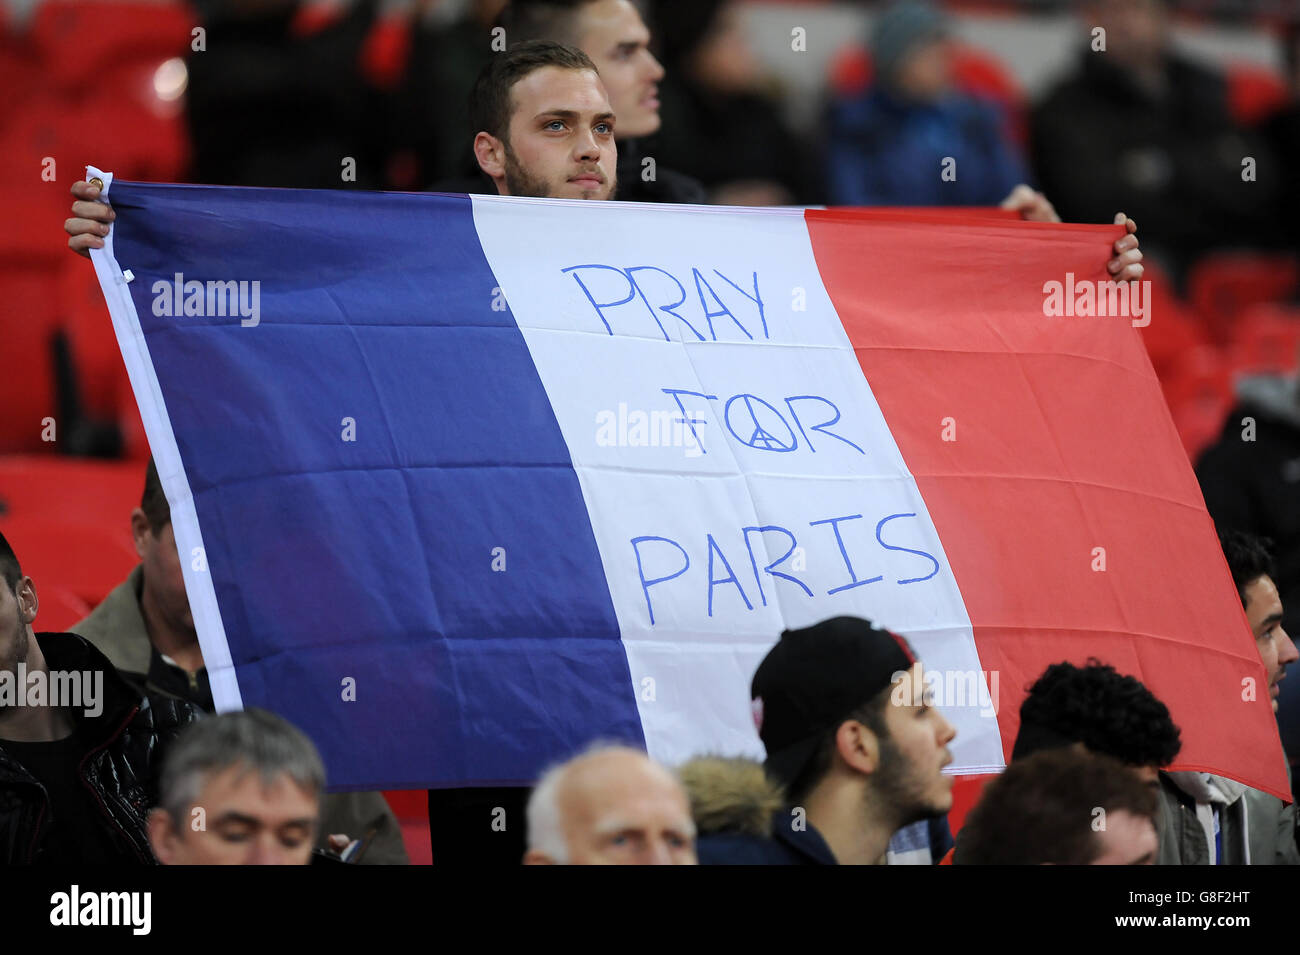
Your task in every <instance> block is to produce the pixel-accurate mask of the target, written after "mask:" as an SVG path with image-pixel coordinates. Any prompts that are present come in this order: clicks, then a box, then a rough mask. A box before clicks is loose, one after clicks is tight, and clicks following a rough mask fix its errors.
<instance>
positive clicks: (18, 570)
mask: <svg viewBox="0 0 1300 955" xmlns="http://www.w3.org/2000/svg"><path fill="white" fill-rule="evenodd" d="M0 575H2V576H3V577H4V579H5V583H6V584H8V585H9V589H10V590H12V591H13V592H14V593H15V594H16V593H18V581H20V580H22V579H23V568H22V565H21V564H19V563H18V555H17V554H15V553H14V549H13V548H12V547H10V546H9V541H7V540H5V536H4V534H0Z"/></svg>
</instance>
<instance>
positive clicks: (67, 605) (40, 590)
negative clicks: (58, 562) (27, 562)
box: [19, 557, 95, 633]
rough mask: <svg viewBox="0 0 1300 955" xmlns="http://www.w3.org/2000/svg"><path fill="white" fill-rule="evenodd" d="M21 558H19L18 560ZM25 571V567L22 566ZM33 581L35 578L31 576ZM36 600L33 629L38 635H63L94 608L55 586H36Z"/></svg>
mask: <svg viewBox="0 0 1300 955" xmlns="http://www.w3.org/2000/svg"><path fill="white" fill-rule="evenodd" d="M21 559H22V558H21V557H20V558H19V560H21ZM23 570H24V571H26V570H27V567H26V566H24V567H23ZM33 580H35V576H34V575H33ZM36 599H37V601H38V602H39V608H38V609H37V611H36V622H35V624H34V625H33V627H34V629H35V630H36V631H37V632H38V633H39V632H41V631H47V632H49V633H63V632H66V631H67V630H69V629H71V628H72V625H73V624H75V623H76V622H77V621H78V620H84V619H85V618H86V616H87V614H89V613H90V611H92V610H94V609H95V608H94V607H92V606H91V605H90V604H88V603H86V601H84V600H82V599H81V598H80V597H78V596H77V595H76V594H74V593H71V592H69V591H67V590H65V589H63V588H62V587H59V586H57V585H53V586H50V585H45V584H39V583H38V584H37V585H36Z"/></svg>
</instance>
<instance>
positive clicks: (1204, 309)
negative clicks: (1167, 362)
mask: <svg viewBox="0 0 1300 955" xmlns="http://www.w3.org/2000/svg"><path fill="white" fill-rule="evenodd" d="M1297 272H1298V270H1297V267H1296V261H1295V259H1294V258H1292V257H1291V256H1286V255H1265V254H1260V253H1253V252H1224V253H1216V254H1214V255H1209V256H1206V257H1205V258H1203V259H1201V260H1200V261H1199V262H1197V263H1196V265H1194V266H1192V269H1191V271H1190V272H1189V273H1188V277H1187V289H1188V296H1189V297H1190V299H1191V301H1192V305H1193V307H1195V309H1196V310H1197V312H1198V313H1200V316H1201V320H1202V321H1203V322H1205V324H1206V330H1207V331H1208V332H1209V335H1210V339H1211V340H1212V341H1213V342H1214V343H1215V344H1218V345H1226V344H1228V342H1229V341H1231V339H1232V325H1233V322H1234V321H1235V319H1236V318H1237V316H1238V315H1239V314H1240V313H1241V312H1242V311H1243V310H1244V309H1246V308H1247V307H1249V306H1251V305H1256V304H1259V303H1261V302H1279V301H1283V300H1285V299H1287V298H1289V297H1291V295H1292V294H1294V292H1295V291H1296V283H1297Z"/></svg>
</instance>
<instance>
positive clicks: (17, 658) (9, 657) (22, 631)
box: [0, 601, 30, 679]
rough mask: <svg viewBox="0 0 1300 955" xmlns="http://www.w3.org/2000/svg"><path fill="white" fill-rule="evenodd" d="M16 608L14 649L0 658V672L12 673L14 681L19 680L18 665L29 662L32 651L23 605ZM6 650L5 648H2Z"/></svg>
mask: <svg viewBox="0 0 1300 955" xmlns="http://www.w3.org/2000/svg"><path fill="white" fill-rule="evenodd" d="M14 603H15V604H16V606H15V608H14V616H15V618H16V619H15V620H14V624H15V625H16V627H17V629H15V630H14V634H15V638H14V644H13V646H12V647H10V648H7V652H6V653H5V656H2V657H0V672H5V673H12V674H13V676H14V679H17V678H18V664H20V663H26V662H27V653H28V651H29V650H30V646H29V641H28V639H27V624H26V623H25V622H24V621H23V609H22V606H21V605H17V601H15V602H14ZM0 649H5V648H0Z"/></svg>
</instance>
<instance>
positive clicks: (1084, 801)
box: [953, 747, 1157, 865]
mask: <svg viewBox="0 0 1300 955" xmlns="http://www.w3.org/2000/svg"><path fill="white" fill-rule="evenodd" d="M1098 809H1102V810H1105V812H1106V813H1107V814H1112V813H1116V812H1130V813H1132V814H1133V815H1135V816H1140V817H1143V818H1146V819H1150V820H1151V821H1152V823H1153V824H1154V822H1155V816H1156V811H1157V809H1156V794H1155V790H1154V789H1153V788H1152V787H1151V786H1150V785H1149V784H1147V783H1144V782H1143V781H1142V780H1141V779H1139V778H1138V775H1137V773H1135V772H1133V770H1131V769H1129V768H1127V767H1125V766H1124V765H1123V764H1122V763H1120V762H1119V761H1118V760H1115V759H1112V758H1111V757H1109V756H1106V755H1104V754H1102V753H1090V752H1087V751H1086V750H1080V749H1078V748H1075V747H1070V748H1067V749H1053V750H1047V751H1045V752H1041V753H1035V754H1034V755H1033V756H1030V757H1029V758H1028V759H1023V760H1020V761H1019V762H1014V763H1012V764H1011V765H1010V766H1008V767H1007V770H1006V772H1004V773H1003V774H1002V775H1001V776H999V777H998V778H997V779H995V780H993V781H992V782H990V783H989V784H988V785H987V786H985V787H984V792H983V793H982V794H981V797H980V801H979V802H978V803H977V804H976V806H975V808H974V809H972V810H971V812H970V815H968V816H967V817H966V822H965V825H963V826H962V829H961V832H959V833H958V834H957V851H956V853H955V855H954V857H953V861H954V862H955V863H958V864H960V865H1042V864H1044V863H1052V864H1055V865H1089V864H1091V863H1092V862H1093V861H1095V860H1096V858H1097V856H1098V855H1100V854H1101V845H1100V842H1099V840H1098V839H1097V838H1096V829H1095V828H1094V827H1095V826H1096V820H1097V819H1099V818H1100V819H1104V818H1105V817H1104V816H1101V815H1100V814H1098V812H1097V810H1098Z"/></svg>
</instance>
